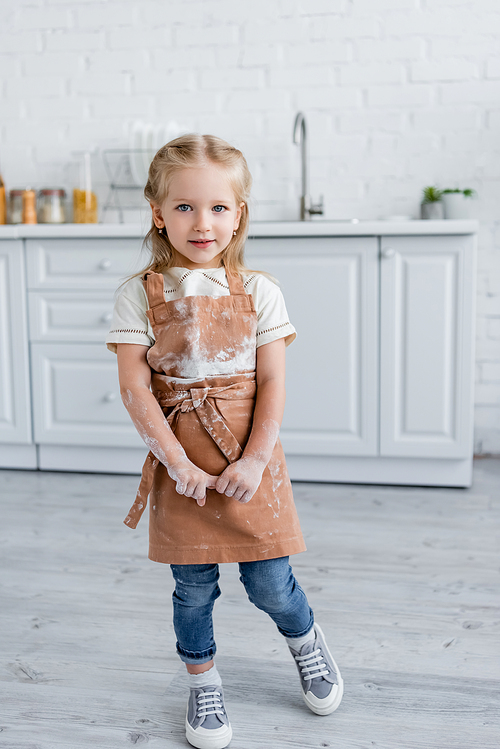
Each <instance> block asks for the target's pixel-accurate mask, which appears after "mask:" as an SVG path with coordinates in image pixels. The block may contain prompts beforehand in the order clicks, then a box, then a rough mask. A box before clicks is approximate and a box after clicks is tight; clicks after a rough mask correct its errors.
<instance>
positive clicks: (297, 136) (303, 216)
mask: <svg viewBox="0 0 500 749" xmlns="http://www.w3.org/2000/svg"><path fill="white" fill-rule="evenodd" d="M293 142H294V143H295V144H296V145H300V160H301V167H302V194H301V196H300V220H301V221H310V219H311V216H312V215H319V216H322V215H323V196H321V197H320V200H319V203H312V202H311V196H310V195H309V192H308V190H309V174H308V169H309V164H308V160H307V158H308V154H307V128H306V118H305V117H304V115H303V114H302V112H299V113H298V114H297V117H296V118H295V123H294V126H293Z"/></svg>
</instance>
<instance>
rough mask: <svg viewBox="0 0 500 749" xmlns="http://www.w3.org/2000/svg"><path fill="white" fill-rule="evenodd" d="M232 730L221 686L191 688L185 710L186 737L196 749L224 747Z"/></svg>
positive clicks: (218, 748)
mask: <svg viewBox="0 0 500 749" xmlns="http://www.w3.org/2000/svg"><path fill="white" fill-rule="evenodd" d="M232 735H233V732H232V730H231V725H230V723H229V719H228V717H227V713H226V708H225V707H224V692H223V690H222V687H217V686H210V687H200V688H198V689H191V690H190V694H189V700H188V704H187V712H186V739H187V740H188V741H189V743H190V744H191V746H195V747H197V749H224V747H226V746H227V745H228V744H229V742H230V741H231V737H232Z"/></svg>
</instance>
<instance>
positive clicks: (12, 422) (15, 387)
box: [0, 239, 37, 468]
mask: <svg viewBox="0 0 500 749" xmlns="http://www.w3.org/2000/svg"><path fill="white" fill-rule="evenodd" d="M24 278H25V274H24V256H23V243H22V241H20V240H16V239H6V240H4V241H2V242H0V467H5V468H36V465H37V458H36V448H35V445H34V443H33V439H32V432H31V410H30V404H31V394H30V385H29V362H28V331H27V319H26V285H25V280H24Z"/></svg>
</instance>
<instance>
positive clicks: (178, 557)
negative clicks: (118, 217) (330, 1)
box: [107, 135, 343, 749]
mask: <svg viewBox="0 0 500 749" xmlns="http://www.w3.org/2000/svg"><path fill="white" fill-rule="evenodd" d="M250 185H251V176H250V173H249V171H248V167H247V163H246V161H245V159H244V157H243V155H242V154H241V152H240V151H238V150H237V149H235V148H233V147H231V146H230V145H229V144H227V143H225V142H224V141H222V140H220V139H219V138H215V137H213V136H209V135H203V136H201V135H185V136H182V137H180V138H177V139H175V140H173V141H171V142H170V143H168V144H167V145H166V146H164V147H163V148H161V149H160V150H159V151H158V153H157V154H156V156H155V157H154V159H153V161H152V163H151V167H150V169H149V179H148V183H147V185H146V188H145V191H144V193H145V196H146V198H147V200H148V201H149V203H150V205H151V209H152V214H153V215H152V218H153V222H152V226H151V230H150V231H149V233H148V235H147V239H148V240H149V246H150V248H151V250H152V258H151V262H150V264H149V265H148V267H147V269H146V271H145V272H143V273H141V274H139V275H137V276H135V277H132V279H130V280H129V281H128V282H127V283H126V284H125V285H124V287H123V289H122V291H121V293H120V294H119V296H118V298H117V301H116V305H115V313H114V320H113V326H112V328H113V329H112V330H111V331H110V333H109V335H108V337H107V344H108V347H109V348H110V349H111V350H112V351H116V352H117V354H118V369H119V376H120V389H121V393H122V398H123V402H124V404H125V406H126V408H127V410H128V412H129V414H130V416H131V418H132V421H133V422H134V424H135V426H136V428H137V430H138V432H139V434H140V435H141V437H142V438H143V439H144V441H145V443H146V444H147V445H148V447H149V448H150V453H149V455H148V457H147V459H146V462H145V464H144V468H143V473H142V479H141V482H140V485H139V489H138V492H137V497H136V500H135V502H134V504H133V506H132V508H131V510H130V512H129V515H128V516H127V518H126V519H125V523H126V524H127V525H129V526H130V527H131V528H135V527H136V525H137V523H138V521H139V518H140V516H141V514H142V512H143V511H144V509H145V507H146V504H147V501H148V497H149V498H150V544H149V558H150V559H152V560H154V561H157V562H163V563H168V564H170V565H171V570H172V573H173V576H174V579H175V592H174V594H173V610H174V629H175V633H176V637H177V652H178V654H179V656H180V658H181V660H182V661H184V662H185V663H186V666H187V671H188V679H189V684H190V696H189V700H188V706H187V713H186V737H187V740H188V742H189V743H190V744H191V745H192V746H195V747H199V749H205V748H207V749H208V748H209V747H210V748H211V749H217V748H219V747H220V748H222V747H226V746H227V745H228V743H229V741H230V740H231V735H232V731H231V726H230V723H229V720H228V718H227V714H226V708H225V704H224V694H223V690H222V685H221V679H220V676H219V674H218V672H217V668H216V666H215V665H214V661H213V657H214V655H215V650H216V648H215V642H214V637H213V626H212V610H213V605H214V601H215V599H216V598H218V596H219V595H220V589H219V586H218V582H217V581H218V578H219V572H218V563H220V562H238V563H239V571H240V580H241V582H242V583H243V585H244V586H245V589H246V592H247V594H248V597H249V599H250V601H251V602H252V603H254V604H255V605H256V606H257V607H258V608H260V609H262V610H263V611H266V612H267V613H268V614H269V615H270V617H271V618H272V619H273V621H274V622H275V623H276V625H277V627H278V630H279V631H280V632H281V634H282V635H284V636H285V638H286V641H287V643H288V645H289V648H290V651H291V653H292V655H293V657H294V659H295V663H296V665H297V668H298V671H299V675H300V681H301V686H302V694H303V697H304V700H305V702H306V704H307V705H308V706H309V708H310V709H311V710H313V712H315V713H318V714H319V715H326V714H328V713H331V712H333V711H334V710H335V709H336V708H337V707H338V706H339V704H340V701H341V699H342V692H343V683H342V679H341V676H340V673H339V670H338V668H337V666H336V664H335V662H334V660H333V658H332V656H331V654H330V652H329V650H328V648H327V646H326V643H325V640H324V637H323V634H322V631H321V629H320V628H319V626H318V625H317V624H315V623H314V618H313V613H312V611H311V609H310V607H309V604H308V602H307V599H306V596H305V594H304V592H303V590H302V589H301V588H300V586H299V585H298V583H297V581H296V580H295V578H294V576H293V573H292V570H291V567H290V565H289V563H288V557H289V555H290V554H296V553H298V552H301V551H304V550H305V545H304V541H303V538H302V534H301V531H300V526H299V522H298V518H297V515H296V511H295V507H294V503H293V496H292V490H291V484H290V480H289V478H288V473H287V469H286V464H285V459H284V455H283V451H282V448H281V445H280V442H279V439H278V432H279V428H280V423H281V419H282V416H283V408H284V403H285V346H286V345H287V344H288V343H291V341H292V340H293V339H294V338H295V331H294V328H293V327H292V326H291V324H290V323H289V322H288V318H287V315H286V309H285V305H284V301H283V297H282V295H281V292H280V290H279V288H278V287H277V286H276V285H275V284H274V283H273V282H272V281H271V280H269V278H267V277H266V276H265V275H262V274H259V273H255V272H250V271H248V270H247V269H246V267H245V265H244V261H243V250H244V244H245V239H246V236H247V232H248V223H249V216H248V199H249V192H250Z"/></svg>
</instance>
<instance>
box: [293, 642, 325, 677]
mask: <svg viewBox="0 0 500 749" xmlns="http://www.w3.org/2000/svg"><path fill="white" fill-rule="evenodd" d="M295 660H296V661H297V663H298V664H299V666H300V672H301V674H303V677H302V678H303V679H304V681H311V679H316V678H317V677H318V676H328V674H329V673H330V672H329V670H328V668H327V665H326V663H325V662H324V658H323V654H322V652H321V648H318V649H317V650H314V651H313V652H312V653H307V655H296V656H295ZM314 671H316V673H313V672H314Z"/></svg>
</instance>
